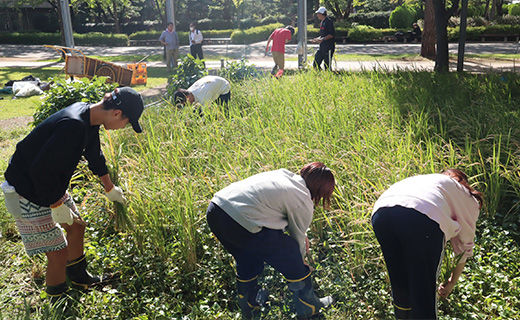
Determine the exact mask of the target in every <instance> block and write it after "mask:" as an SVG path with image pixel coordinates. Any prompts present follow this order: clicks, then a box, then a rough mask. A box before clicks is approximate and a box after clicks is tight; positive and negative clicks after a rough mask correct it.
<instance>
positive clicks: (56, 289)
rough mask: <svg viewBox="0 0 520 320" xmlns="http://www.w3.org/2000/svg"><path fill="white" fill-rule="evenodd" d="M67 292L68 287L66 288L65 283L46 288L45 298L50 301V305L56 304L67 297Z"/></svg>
mask: <svg viewBox="0 0 520 320" xmlns="http://www.w3.org/2000/svg"><path fill="white" fill-rule="evenodd" d="M68 290H69V286H67V282H63V283H60V284H58V285H55V286H47V288H46V289H45V292H47V296H48V297H49V298H50V299H51V304H58V303H60V302H61V301H63V299H64V298H65V297H66V296H67V294H66V293H67V291H68Z"/></svg>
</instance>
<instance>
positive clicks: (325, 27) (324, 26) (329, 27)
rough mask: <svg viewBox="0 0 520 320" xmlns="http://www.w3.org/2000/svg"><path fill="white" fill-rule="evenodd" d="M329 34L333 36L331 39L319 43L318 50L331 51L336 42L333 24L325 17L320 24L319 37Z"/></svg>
mask: <svg viewBox="0 0 520 320" xmlns="http://www.w3.org/2000/svg"><path fill="white" fill-rule="evenodd" d="M329 34H331V35H332V36H333V38H332V39H329V40H325V41H322V42H321V43H320V49H327V50H328V49H332V48H334V43H335V42H336V39H335V37H336V30H335V29H334V22H332V20H331V19H330V18H329V17H325V19H323V21H321V23H320V37H325V36H327V35H329Z"/></svg>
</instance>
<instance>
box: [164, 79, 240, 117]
mask: <svg viewBox="0 0 520 320" xmlns="http://www.w3.org/2000/svg"><path fill="white" fill-rule="evenodd" d="M230 99H231V84H230V83H229V81H227V80H226V79H224V78H222V77H219V76H205V77H202V78H200V79H199V80H197V81H195V83H194V84H192V85H191V86H190V87H189V88H188V89H187V90H186V89H182V88H181V89H178V90H177V91H175V92H174V93H173V100H174V103H175V105H177V106H184V105H185V104H186V102H189V103H190V104H193V105H196V104H197V105H199V113H200V114H201V115H202V109H201V107H208V106H209V105H210V104H211V103H212V102H213V101H215V102H216V103H217V104H218V105H223V106H226V105H227V104H228V102H229V100H230Z"/></svg>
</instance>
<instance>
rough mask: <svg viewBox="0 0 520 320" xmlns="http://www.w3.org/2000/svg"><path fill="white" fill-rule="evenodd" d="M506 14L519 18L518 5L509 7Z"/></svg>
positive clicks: (519, 7) (519, 6)
mask: <svg viewBox="0 0 520 320" xmlns="http://www.w3.org/2000/svg"><path fill="white" fill-rule="evenodd" d="M508 13H509V15H511V16H520V3H515V4H512V5H510V6H509V12H508Z"/></svg>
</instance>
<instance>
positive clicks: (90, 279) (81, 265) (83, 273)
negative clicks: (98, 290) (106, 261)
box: [67, 254, 105, 290]
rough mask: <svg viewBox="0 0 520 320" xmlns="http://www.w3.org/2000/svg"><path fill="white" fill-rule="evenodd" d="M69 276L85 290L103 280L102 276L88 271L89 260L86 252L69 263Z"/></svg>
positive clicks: (74, 283) (72, 281)
mask: <svg viewBox="0 0 520 320" xmlns="http://www.w3.org/2000/svg"><path fill="white" fill-rule="evenodd" d="M67 277H68V278H69V280H70V282H71V284H72V285H74V286H76V287H80V288H82V289H84V290H86V289H88V288H89V287H90V286H92V285H96V284H99V283H101V282H102V280H103V279H102V277H98V276H93V275H91V274H90V273H89V272H88V271H87V260H86V258H85V255H84V254H83V255H82V256H81V257H79V258H77V259H74V260H72V261H70V262H69V263H68V264H67ZM103 278H105V277H103Z"/></svg>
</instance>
